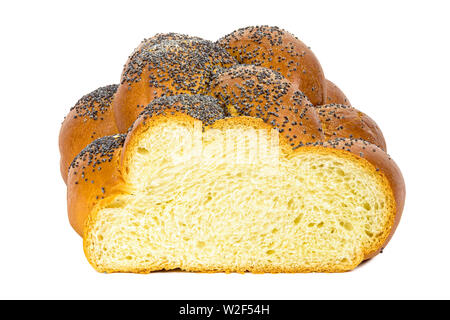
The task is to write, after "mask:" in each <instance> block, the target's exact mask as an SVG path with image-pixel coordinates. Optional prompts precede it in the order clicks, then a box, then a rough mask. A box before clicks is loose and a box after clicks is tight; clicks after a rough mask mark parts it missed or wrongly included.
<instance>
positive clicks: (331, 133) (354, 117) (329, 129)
mask: <svg viewBox="0 0 450 320" xmlns="http://www.w3.org/2000/svg"><path fill="white" fill-rule="evenodd" d="M315 108H316V111H317V113H318V115H319V117H320V121H321V122H322V129H323V133H324V135H325V140H334V139H336V138H355V139H359V138H361V139H364V140H366V141H368V142H370V143H373V144H375V145H377V146H379V147H380V148H381V149H383V150H384V151H386V141H385V140H384V136H383V133H382V132H381V130H380V128H379V127H378V125H377V124H376V122H375V121H374V120H372V119H371V118H370V117H369V116H368V115H366V114H364V113H362V112H361V111H359V110H357V109H355V108H353V107H349V106H345V105H341V104H326V105H322V106H316V107H315Z"/></svg>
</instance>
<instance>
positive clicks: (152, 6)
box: [0, 0, 450, 299]
mask: <svg viewBox="0 0 450 320" xmlns="http://www.w3.org/2000/svg"><path fill="white" fill-rule="evenodd" d="M449 9H450V8H449V7H448V1H431V0H429V1H376V2H370V4H369V2H368V1H299V0H296V1H281V0H272V1H263V0H259V1H255V2H252V1H244V0H239V1H231V0H226V1H217V2H215V1H212V0H210V1H204V2H201V1H174V0H171V1H142V2H138V1H130V0H127V1H123V2H116V1H104V2H100V1H98V2H97V1H73V2H72V3H69V2H68V1H55V2H48V1H29V2H22V1H2V2H1V4H0V33H1V38H0V41H1V42H0V46H1V49H0V71H1V75H0V81H1V85H0V88H1V91H0V92H1V93H0V103H1V111H0V115H1V118H0V130H1V137H2V147H1V149H0V150H1V157H0V168H1V169H2V170H1V174H0V186H1V192H0V194H1V205H0V214H1V219H0V298H137V299H140V298H146V299H170V298H173V299H187V298H191V299H200V298H203V299H214V298H217V299H231V298H234V299H249V298H253V299H263V298H265V299H298V298H306V299H310V298H311V299H312V298H344V299H345V298H356V299H365V298H377V299H378V298H388V299H389V298H447V299H448V298H450V292H449V290H450V289H449V288H450V270H449V269H450V257H449V255H450V250H449V244H450V243H449V235H450V192H449V191H450V188H449V181H450V175H449V169H448V168H449V167H448V164H449V147H450V145H449V134H450V128H449V127H450V122H449V119H450V102H449V99H450V92H449V88H450V84H449V75H450V64H449V60H450V41H449V30H450V22H449V20H450V18H449V13H450V10H449ZM256 24H269V25H277V26H280V27H282V28H285V29H287V30H288V31H290V32H292V33H293V34H295V35H297V36H298V37H299V38H300V39H302V40H303V41H304V42H305V43H306V44H308V45H309V46H311V47H312V50H313V51H314V52H315V54H316V55H317V57H318V58H319V59H320V61H321V63H322V67H323V69H324V71H325V74H326V76H327V77H328V78H329V79H330V80H332V81H334V82H335V83H336V84H338V85H339V86H340V87H341V89H342V90H343V91H344V92H345V93H346V95H347V96H348V97H349V99H350V101H351V102H352V104H353V106H355V107H357V108H359V109H361V110H362V111H364V112H366V113H367V114H369V115H370V116H371V117H372V118H374V119H375V120H376V121H377V122H378V124H379V126H380V127H381V128H382V130H383V132H384V135H385V137H386V140H387V145H388V151H389V153H390V154H391V155H392V157H393V158H394V159H395V160H396V162H397V163H398V165H399V166H400V168H401V169H402V171H403V174H404V177H405V180H406V186H407V198H406V206H405V210H404V213H403V219H402V221H401V223H400V226H399V228H398V230H397V233H396V234H395V236H394V238H393V240H392V241H391V243H390V245H389V246H388V247H387V248H386V250H385V251H384V253H383V254H382V255H379V256H378V257H376V258H375V259H373V260H372V261H370V262H369V263H366V264H364V265H363V266H361V267H359V268H357V269H356V270H354V271H353V272H349V273H344V274H278V275H252V274H245V275H240V274H230V275H227V274H194V273H177V272H166V273H154V274H149V275H133V274H113V275H105V274H99V273H97V272H95V271H94V269H93V268H92V267H91V266H90V265H89V264H88V263H87V261H86V259H85V258H84V254H83V251H82V240H81V238H79V237H78V235H77V234H76V233H75V232H74V231H73V230H72V229H71V227H70V226H69V223H68V219H67V216H66V194H65V193H66V187H65V184H64V183H63V181H62V179H61V177H60V172H59V151H58V143H57V142H58V132H59V127H60V124H61V121H62V120H63V118H64V116H65V114H66V113H67V112H68V110H69V108H70V107H71V106H73V105H74V104H75V102H76V101H77V100H78V99H79V98H80V97H81V96H82V95H84V94H85V93H88V92H90V91H92V90H94V89H96V88H97V87H99V86H103V85H107V84H112V83H118V81H119V77H120V73H121V71H122V66H123V64H124V63H125V61H126V59H127V57H128V55H129V54H130V53H131V51H132V50H133V48H134V47H136V46H137V45H138V44H139V42H140V41H141V40H142V39H143V38H145V37H150V36H152V35H153V34H155V33H158V32H169V31H173V32H180V33H187V34H191V35H196V36H201V37H204V38H206V39H210V40H216V39H218V38H219V37H221V36H222V35H224V34H227V33H229V32H231V31H233V30H234V29H236V28H238V27H244V26H248V25H256Z"/></svg>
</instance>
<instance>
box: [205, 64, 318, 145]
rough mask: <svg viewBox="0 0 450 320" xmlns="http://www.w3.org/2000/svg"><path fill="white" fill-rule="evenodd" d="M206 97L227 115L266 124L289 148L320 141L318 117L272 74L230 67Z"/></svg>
mask: <svg viewBox="0 0 450 320" xmlns="http://www.w3.org/2000/svg"><path fill="white" fill-rule="evenodd" d="M210 93H211V94H212V95H213V96H215V97H216V98H217V99H218V100H219V101H220V102H221V103H222V104H223V105H224V107H225V108H226V110H228V112H229V113H230V114H231V115H233V116H236V115H240V116H252V117H258V118H261V119H263V120H264V122H267V123H270V124H271V125H272V126H274V127H276V128H277V129H278V131H279V132H280V133H281V134H282V135H283V136H284V137H285V138H286V139H287V140H288V141H289V144H290V145H291V147H293V148H295V147H299V146H303V145H305V144H308V143H312V142H317V141H323V138H324V135H323V133H322V128H321V124H320V120H319V117H318V115H317V114H316V112H315V110H314V107H313V106H312V105H311V104H310V102H309V100H308V98H306V97H305V95H304V94H303V93H302V92H301V91H298V90H296V88H295V87H294V86H293V85H292V84H291V83H290V82H289V81H288V80H287V79H285V78H284V77H283V76H282V75H281V74H279V73H278V72H276V71H273V70H271V69H267V68H264V67H257V66H253V65H237V66H233V67H231V68H228V69H225V70H224V71H223V72H221V73H218V75H217V76H216V77H215V78H214V79H213V81H212V82H211V86H210Z"/></svg>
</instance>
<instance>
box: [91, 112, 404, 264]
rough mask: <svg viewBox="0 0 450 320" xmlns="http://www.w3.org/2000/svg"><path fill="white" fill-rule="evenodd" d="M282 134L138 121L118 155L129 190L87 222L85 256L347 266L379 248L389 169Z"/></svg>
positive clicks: (388, 219) (258, 124) (390, 193)
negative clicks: (292, 141) (291, 141)
mask: <svg viewBox="0 0 450 320" xmlns="http://www.w3.org/2000/svg"><path fill="white" fill-rule="evenodd" d="M278 138H279V137H278V132H277V131H276V130H273V129H272V128H271V126H269V125H267V124H265V123H264V122H263V121H262V120H260V119H255V118H249V117H235V118H227V119H222V120H218V121H216V122H215V124H214V125H213V126H211V127H206V128H205V127H203V126H202V123H201V122H200V121H198V120H196V119H194V118H191V117H190V116H187V115H173V116H162V115H161V116H156V117H153V118H151V119H149V121H146V122H145V123H144V122H140V123H138V125H136V126H135V127H134V128H133V130H132V131H131V132H130V133H129V134H128V137H127V140H126V142H125V145H124V147H123V152H122V166H123V167H122V170H121V172H124V173H125V172H126V174H125V177H124V180H125V183H126V185H127V188H126V189H127V190H129V192H128V193H124V194H120V195H117V194H116V195H114V196H111V197H109V198H105V199H103V200H102V201H100V202H99V203H98V204H97V205H96V206H95V207H94V209H93V210H92V212H91V214H90V216H89V218H88V219H87V223H86V227H85V232H84V235H85V236H84V250H85V253H86V256H87V258H88V260H89V262H90V263H91V264H92V265H93V266H94V268H95V269H96V270H97V271H99V272H134V273H148V272H152V271H158V270H172V269H181V270H184V271H193V272H247V271H249V272H254V273H266V272H270V273H277V272H344V271H348V270H352V269H353V268H355V267H356V266H357V265H359V264H360V263H361V262H362V261H363V260H364V259H366V258H367V257H368V256H369V255H373V254H374V253H376V252H378V251H379V250H380V249H381V248H382V246H383V245H384V244H385V242H386V241H387V239H388V238H389V236H390V235H391V231H392V230H393V228H394V226H395V224H396V221H398V219H397V216H398V215H399V212H397V207H398V203H396V196H398V195H396V194H395V192H394V191H395V190H394V188H393V187H392V182H391V181H390V179H391V178H392V175H391V173H390V172H391V171H389V170H390V169H389V168H387V169H386V168H384V170H379V168H377V167H376V166H375V165H374V164H373V163H372V162H371V161H368V160H366V159H364V157H360V156H358V155H355V154H354V153H352V152H349V150H346V149H349V148H345V144H344V143H343V146H344V148H342V146H341V145H339V144H338V145H333V146H322V145H317V146H308V147H300V148H298V149H296V150H295V151H292V150H291V149H289V148H287V147H286V145H287V143H286V142H284V141H280V140H279V139H278ZM277 139H278V140H277ZM346 141H347V143H350V142H348V141H349V140H346ZM255 144H256V148H255ZM199 152H200V153H199ZM378 152H380V153H381V152H382V151H381V150H378ZM274 155H275V156H274ZM383 155H384V153H383ZM403 186H404V185H403ZM403 199H404V198H403Z"/></svg>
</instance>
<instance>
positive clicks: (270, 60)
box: [218, 26, 326, 105]
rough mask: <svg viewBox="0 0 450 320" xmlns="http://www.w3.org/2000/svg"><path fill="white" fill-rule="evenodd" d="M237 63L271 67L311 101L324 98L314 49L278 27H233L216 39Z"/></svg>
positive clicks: (323, 78) (323, 83)
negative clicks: (233, 29)
mask: <svg viewBox="0 0 450 320" xmlns="http://www.w3.org/2000/svg"><path fill="white" fill-rule="evenodd" d="M218 43H219V44H220V45H221V46H223V47H224V48H225V49H226V50H227V51H228V52H229V53H230V54H231V55H232V56H233V57H235V58H236V59H237V60H238V61H239V63H242V64H253V65H257V66H262V67H266V68H270V69H273V70H275V71H278V72H279V73H281V74H282V75H283V76H284V77H286V78H287V79H288V80H289V81H291V82H292V83H293V84H294V85H295V86H296V88H297V89H299V90H300V91H302V92H303V93H304V94H305V95H306V96H307V97H308V98H309V100H310V101H311V102H312V103H313V104H314V105H318V104H324V103H326V102H325V89H326V88H325V87H326V82H325V76H324V74H323V70H322V67H321V65H320V63H319V60H317V58H316V56H315V55H314V53H313V52H312V51H311V49H310V48H309V47H307V46H306V45H305V44H304V43H303V42H301V41H300V40H299V39H297V38H296V37H295V36H293V35H292V34H290V33H289V32H287V31H285V30H282V29H280V28H278V27H269V26H256V27H247V28H242V29H239V30H236V31H234V32H232V33H230V34H229V35H227V36H225V37H223V38H222V39H220V40H219V41H218Z"/></svg>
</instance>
